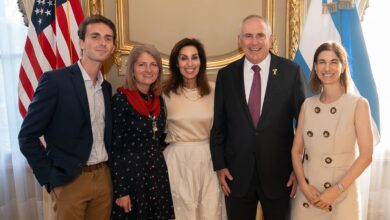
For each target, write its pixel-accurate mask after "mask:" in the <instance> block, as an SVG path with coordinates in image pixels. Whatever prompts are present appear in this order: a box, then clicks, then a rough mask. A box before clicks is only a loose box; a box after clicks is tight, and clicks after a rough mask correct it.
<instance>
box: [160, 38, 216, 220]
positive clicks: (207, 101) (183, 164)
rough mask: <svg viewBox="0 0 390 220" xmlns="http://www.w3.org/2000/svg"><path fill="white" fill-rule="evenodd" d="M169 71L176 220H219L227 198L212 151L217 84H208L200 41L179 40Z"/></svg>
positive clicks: (170, 157)
mask: <svg viewBox="0 0 390 220" xmlns="http://www.w3.org/2000/svg"><path fill="white" fill-rule="evenodd" d="M169 67H170V72H171V74H170V76H169V78H168V80H167V81H166V84H165V87H164V100H165V103H166V107H167V138H166V142H168V143H169V145H168V147H167V148H166V149H165V151H164V156H165V160H166V162H167V166H168V173H169V182H170V184H171V190H172V198H173V206H174V209H175V215H176V219H178V220H208V219H209V220H220V219H222V218H223V214H222V213H223V212H222V209H223V204H222V199H223V196H222V191H221V189H220V187H219V184H218V179H217V175H216V173H215V172H214V171H213V167H212V162H211V155H210V146H209V138H210V129H211V126H212V122H213V112H214V111H213V108H214V83H211V82H209V81H208V80H207V75H206V54H205V51H204V48H203V45H202V44H201V43H200V42H199V41H198V40H196V39H188V38H185V39H183V40H181V41H179V42H178V43H176V45H175V46H174V48H173V49H172V52H171V55H170V59H169Z"/></svg>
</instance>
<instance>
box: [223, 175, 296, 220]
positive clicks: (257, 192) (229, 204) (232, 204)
mask: <svg viewBox="0 0 390 220" xmlns="http://www.w3.org/2000/svg"><path fill="white" fill-rule="evenodd" d="M286 184H287V182H286ZM258 202H260V204H261V206H262V209H263V216H264V219H265V220H288V219H290V197H289V196H288V195H287V196H286V197H283V198H279V199H270V198H268V197H267V196H266V195H265V193H264V192H263V190H262V187H261V181H260V180H259V178H258V175H257V171H256V169H255V171H254V174H253V178H252V182H251V186H250V187H249V190H248V192H247V193H246V195H245V196H243V197H235V196H232V195H229V196H225V203H226V211H227V216H228V219H229V220H255V218H256V211H257V203H258Z"/></svg>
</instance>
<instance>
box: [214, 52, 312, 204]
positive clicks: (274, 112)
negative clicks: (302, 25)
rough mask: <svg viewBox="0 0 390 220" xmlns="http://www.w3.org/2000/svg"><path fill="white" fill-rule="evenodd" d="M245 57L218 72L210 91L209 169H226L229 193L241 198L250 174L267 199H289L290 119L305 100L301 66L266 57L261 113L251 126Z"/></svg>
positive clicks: (291, 137) (292, 134) (278, 58)
mask: <svg viewBox="0 0 390 220" xmlns="http://www.w3.org/2000/svg"><path fill="white" fill-rule="evenodd" d="M243 70H244V58H242V59H240V60H238V61H236V62H233V63H231V64H229V65H228V66H226V67H224V68H222V69H221V70H220V71H219V72H218V75H217V80H216V88H215V104H214V122H213V127H212V130H211V137H210V148H211V155H212V160H213V166H214V170H220V169H222V168H228V169H229V171H230V173H231V174H232V176H233V181H229V180H227V182H228V184H229V187H230V189H231V192H232V194H233V195H236V196H243V195H245V194H246V192H247V191H248V189H249V186H250V183H251V180H252V177H253V174H254V172H257V174H258V176H259V178H260V182H261V186H262V189H263V191H264V192H265V193H266V195H267V196H268V197H270V198H280V197H282V196H286V195H288V194H289V188H287V187H286V184H287V181H288V179H289V175H290V173H291V171H292V163H291V147H292V143H293V138H294V127H293V121H294V119H296V120H297V119H298V115H299V111H300V107H301V104H302V102H303V101H304V99H305V97H306V85H305V80H304V76H303V73H302V71H301V69H300V67H299V66H298V65H297V64H295V63H293V62H291V61H290V60H287V59H284V58H282V57H278V56H275V55H273V54H271V64H270V70H269V74H268V75H269V76H268V82H267V88H266V93H265V97H264V103H263V109H262V113H261V116H260V119H259V122H258V124H257V126H256V127H255V126H253V123H252V119H251V115H250V112H249V108H248V104H247V101H246V98H245V88H244V73H243Z"/></svg>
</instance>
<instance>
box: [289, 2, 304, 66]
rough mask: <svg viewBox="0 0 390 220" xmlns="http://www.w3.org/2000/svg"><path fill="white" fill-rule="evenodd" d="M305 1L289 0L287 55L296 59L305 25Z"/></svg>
mask: <svg viewBox="0 0 390 220" xmlns="http://www.w3.org/2000/svg"><path fill="white" fill-rule="evenodd" d="M304 2H305V1H302V0H288V1H287V16H286V56H287V57H288V58H289V59H294V57H295V53H296V52H297V49H298V45H299V39H300V36H301V32H302V26H303V11H304Z"/></svg>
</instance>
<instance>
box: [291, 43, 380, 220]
mask: <svg viewBox="0 0 390 220" xmlns="http://www.w3.org/2000/svg"><path fill="white" fill-rule="evenodd" d="M349 82H350V75H349V69H348V60H347V54H346V52H345V50H344V48H343V47H342V46H341V45H340V44H338V43H336V42H325V43H323V44H321V45H320V46H319V47H318V48H317V50H316V52H315V54H314V63H313V68H312V72H311V76H310V86H311V89H312V92H313V93H314V94H317V95H315V96H313V97H311V98H308V99H306V100H305V102H304V103H303V105H302V108H301V112H300V115H299V121H298V128H297V131H296V136H295V139H294V144H293V148H292V161H293V166H294V172H295V174H296V177H297V180H298V184H299V188H298V191H297V195H296V198H295V199H294V200H293V202H292V210H291V211H292V213H291V214H292V219H293V220H305V219H310V220H313V219H315V220H317V219H324V220H325V219H329V220H330V219H332V220H335V219H336V220H337V219H340V220H346V219H348V220H355V219H356V220H357V219H360V209H359V192H358V186H357V182H356V179H357V178H358V177H359V175H360V174H361V173H362V172H363V171H364V170H365V169H366V168H367V167H368V165H369V164H370V163H371V160H372V151H373V135H372V130H371V118H370V109H369V105H368V102H367V100H366V99H364V98H363V97H360V96H356V95H353V94H351V93H348V92H347V91H348V86H349Z"/></svg>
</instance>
